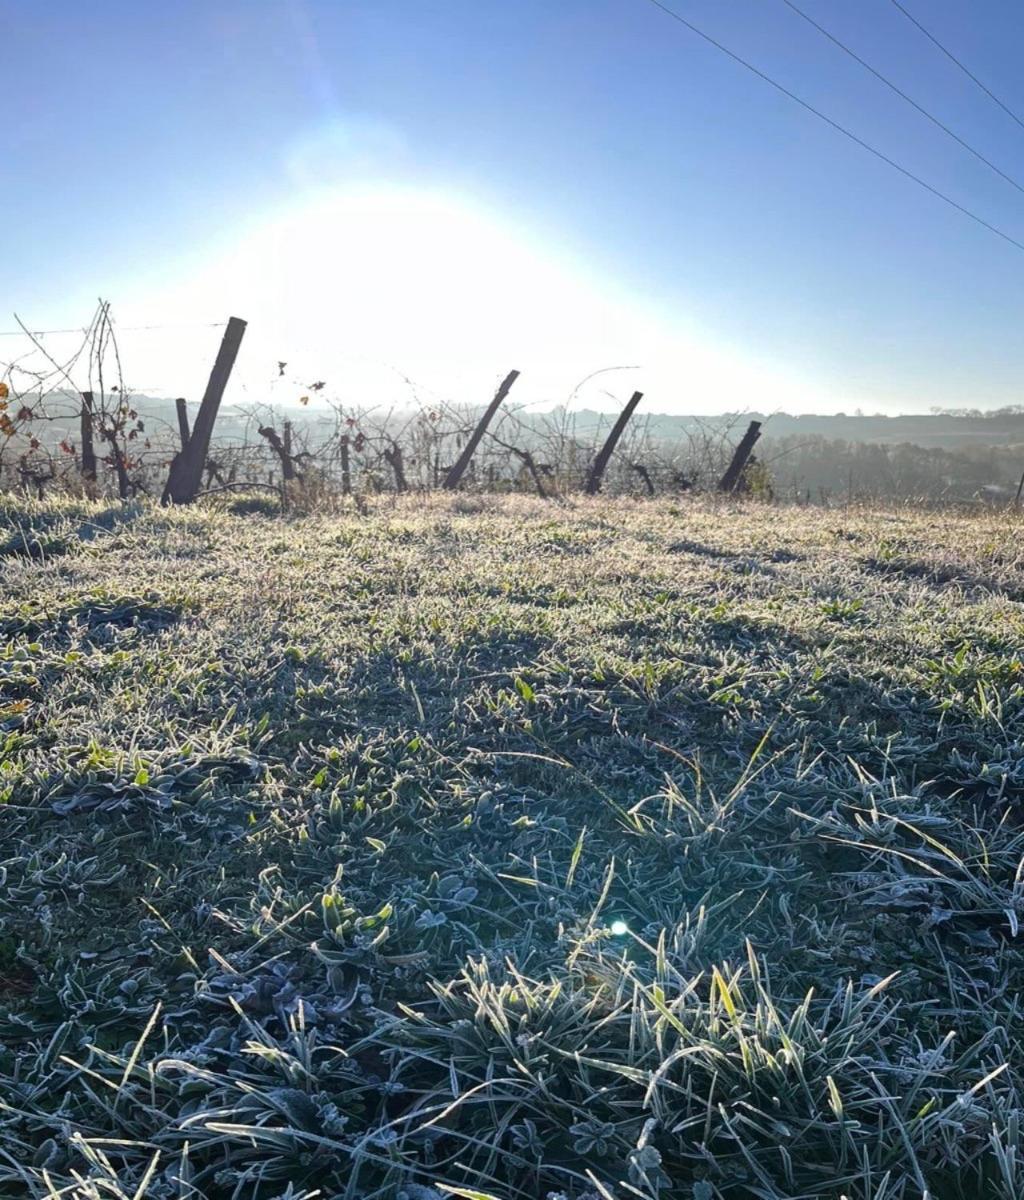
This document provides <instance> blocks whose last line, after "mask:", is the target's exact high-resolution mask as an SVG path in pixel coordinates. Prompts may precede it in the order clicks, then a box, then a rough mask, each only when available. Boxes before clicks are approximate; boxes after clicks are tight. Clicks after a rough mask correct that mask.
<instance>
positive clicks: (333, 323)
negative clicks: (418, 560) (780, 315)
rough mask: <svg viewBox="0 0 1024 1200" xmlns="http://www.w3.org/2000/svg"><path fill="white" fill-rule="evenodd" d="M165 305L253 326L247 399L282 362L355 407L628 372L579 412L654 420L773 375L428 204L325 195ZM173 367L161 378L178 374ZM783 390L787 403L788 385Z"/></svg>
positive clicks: (555, 260) (519, 236)
mask: <svg viewBox="0 0 1024 1200" xmlns="http://www.w3.org/2000/svg"><path fill="white" fill-rule="evenodd" d="M160 299H162V301H163V305H162V307H163V309H164V311H167V310H168V308H170V309H171V310H173V312H174V314H175V316H176V317H177V318H178V319H187V317H188V316H195V315H197V314H202V315H206V314H210V313H224V314H227V313H229V312H231V313H235V314H237V315H239V316H243V317H245V318H246V319H247V320H248V321H249V323H250V333H249V335H248V338H247V345H246V347H245V353H244V357H243V358H242V359H240V363H239V371H240V372H242V373H243V377H244V378H245V381H246V386H247V388H248V389H252V388H254V387H257V388H258V387H260V386H262V385H261V381H268V380H269V378H270V369H269V364H271V363H272V362H273V361H275V360H276V359H278V358H282V359H287V360H288V361H289V362H291V363H293V364H296V365H299V369H300V370H301V371H304V372H305V373H307V374H310V375H311V376H315V377H317V378H325V379H328V380H329V382H330V383H331V384H332V386H333V387H334V388H335V390H336V391H337V392H344V393H354V392H363V393H364V394H361V395H358V396H357V395H351V394H350V395H347V396H346V398H348V399H351V400H361V401H362V402H364V403H366V402H376V403H381V402H384V403H388V402H399V403H400V402H401V401H402V399H403V398H404V399H406V400H408V398H409V395H408V390H407V388H406V385H405V384H404V383H402V381H401V379H400V377H399V375H398V372H401V374H403V375H405V376H408V377H410V378H412V379H414V380H415V381H416V382H417V383H419V384H421V385H423V387H424V388H425V389H427V390H428V391H430V392H434V393H437V394H440V395H446V396H450V397H451V398H453V399H457V400H470V401H478V402H479V401H481V400H482V399H485V398H486V393H487V390H488V388H489V387H490V385H491V384H492V383H493V381H494V380H495V379H496V378H497V377H500V376H501V375H503V374H504V373H505V372H506V371H507V370H508V369H510V368H511V367H513V366H514V367H517V368H519V369H520V370H521V371H522V372H523V380H522V384H521V385H520V386H519V387H517V394H518V398H519V399H520V400H529V401H531V402H536V401H545V400H546V401H549V402H560V401H563V400H565V399H566V398H567V397H568V395H569V393H570V392H571V390H572V388H573V386H574V384H575V383H577V382H578V381H579V380H580V379H581V378H582V377H583V376H585V375H587V374H588V373H590V372H591V371H594V370H597V369H599V368H603V367H608V366H626V365H628V366H636V367H638V368H639V369H638V370H634V371H629V372H624V373H622V374H621V375H612V376H605V377H604V378H603V379H602V380H599V381H597V383H596V384H595V385H594V386H593V387H592V388H591V389H590V391H589V392H588V393H586V394H585V395H581V397H580V402H581V403H583V402H585V403H587V404H589V405H590V406H592V407H596V406H601V407H608V406H609V405H611V406H614V404H615V402H616V401H615V400H612V399H609V398H608V397H607V396H604V395H603V394H602V392H601V388H610V389H611V390H613V391H614V392H615V395H616V397H620V398H621V396H624V395H628V393H629V392H630V391H632V390H633V388H634V387H637V388H640V389H642V390H645V391H648V392H649V393H650V406H651V408H652V409H661V410H662V411H665V410H671V409H677V410H678V409H679V408H680V406H681V404H686V406H687V407H689V408H690V409H691V410H693V408H694V406H696V408H697V409H698V410H700V408H701V403H700V401H703V408H704V410H705V411H706V410H707V408H708V406H709V405H713V406H715V407H719V408H721V407H746V406H748V405H749V403H750V397H751V396H752V395H755V394H756V395H758V396H760V397H761V398H762V402H763V399H764V398H765V396H766V392H768V393H770V392H771V383H772V381H771V378H770V375H769V373H767V372H766V371H764V370H763V369H760V368H757V367H756V365H754V364H749V363H747V362H744V361H742V360H740V359H739V358H738V357H737V356H736V355H734V354H732V353H731V352H730V351H729V350H728V349H725V348H721V347H718V346H715V345H714V344H713V343H712V342H711V341H710V340H709V339H708V337H707V336H706V335H705V334H704V333H702V331H701V330H700V329H699V328H696V327H695V326H693V325H692V324H687V323H686V322H685V321H683V320H682V319H680V320H679V321H678V322H676V323H671V322H668V321H666V320H664V319H663V318H661V317H659V316H656V315H655V314H654V312H653V311H652V310H651V309H650V308H649V307H648V306H647V305H646V304H645V303H644V302H643V301H641V300H640V299H638V298H637V297H634V296H629V295H627V294H624V293H623V292H622V291H621V290H619V289H616V288H615V286H614V284H612V283H611V282H609V280H607V279H604V278H602V277H601V276H600V275H599V274H598V273H597V272H594V271H592V270H590V269H589V268H588V267H587V266H586V265H585V264H582V263H580V262H578V261H575V260H574V259H573V258H572V257H571V256H569V255H567V254H564V253H561V252H559V251H558V249H557V248H554V249H553V248H552V247H550V246H546V245H541V244H540V242H539V240H537V239H534V238H532V237H531V236H529V235H528V234H524V233H523V232H522V231H520V230H518V229H516V228H514V227H512V226H511V225H510V224H509V223H507V222H505V221H502V220H501V219H499V218H498V217H496V216H495V215H493V214H491V213H489V212H487V211H486V210H484V209H483V208H481V207H479V206H477V205H475V204H472V203H469V202H467V201H465V200H463V199H460V198H458V197H454V196H451V195H447V194H442V193H437V192H427V191H419V190H408V189H393V188H389V189H373V190H369V189H358V190H339V191H335V192H332V193H330V194H328V195H326V196H323V197H321V198H319V199H317V200H316V201H313V202H310V203H306V204H303V205H302V206H301V207H298V208H296V209H295V210H293V211H291V212H289V213H287V214H285V215H282V216H278V217H276V218H274V219H272V220H269V221H267V222H266V223H264V224H262V225H260V226H258V227H256V228H255V229H253V230H252V231H251V232H250V233H248V234H247V235H246V236H245V237H244V238H243V239H242V240H241V241H239V242H238V243H237V244H235V245H234V246H231V247H230V248H229V249H227V250H226V251H224V252H223V253H222V254H221V255H220V256H219V257H215V259H214V260H213V261H211V262H210V264H209V265H208V266H206V267H204V269H203V270H202V271H201V272H200V273H199V275H198V276H192V277H190V278H189V279H188V280H187V281H181V282H179V283H178V284H177V286H175V287H173V288H172V289H171V292H170V295H169V296H168V295H167V293H165V294H164V296H163V297H162V298H160ZM155 302H159V300H158V298H157V297H151V298H150V299H149V301H148V306H149V307H150V308H151V307H152V305H153V303H155ZM141 307H142V305H141V302H140V309H141ZM154 353H155V351H154ZM178 361H179V366H178V367H177V368H175V366H174V363H173V361H172V360H171V359H168V361H167V362H166V363H165V364H164V366H165V367H166V368H167V369H169V370H172V371H173V370H175V369H179V370H180V359H179V360H178ZM159 369H160V368H159V367H158V365H157V364H156V363H153V364H152V365H151V366H149V367H147V370H146V372H145V373H146V374H147V375H149V374H152V373H153V372H154V371H157V370H159ZM779 390H780V395H779V396H778V397H777V400H778V401H781V400H782V399H788V402H789V404H790V405H792V403H793V386H792V384H791V383H789V382H787V383H786V385H785V387H784V388H780V389H779ZM783 392H784V394H781V393H783ZM655 393H656V394H655ZM620 394H621V396H620ZM698 397H699V400H698V399H697V398H698Z"/></svg>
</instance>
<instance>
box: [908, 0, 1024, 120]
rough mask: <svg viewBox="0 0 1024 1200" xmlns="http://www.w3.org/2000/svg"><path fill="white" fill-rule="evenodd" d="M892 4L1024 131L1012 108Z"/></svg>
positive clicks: (915, 20)
mask: <svg viewBox="0 0 1024 1200" xmlns="http://www.w3.org/2000/svg"><path fill="white" fill-rule="evenodd" d="M892 2H893V4H894V5H895V6H896V7H897V8H898V9H899V10H900V12H901V13H902V14H903V15H904V16H905V17H906V18H907V20H908V21H909V22H910V23H911V25H916V26H917V28H918V29H920V31H921V32H922V33H923V34H924V36H925V37H926V38H927V39H928V40H929V41H930V42H931V43H932V44H933V45H934V46H937V47H938V48H939V49H940V50H941V51H942V53H943V54H944V55H945V56H946V57H947V58H948V59H949V60H950V62H953V63H955V64H956V65H957V66H958V67H959V68H960V70H961V71H963V73H964V74H965V75H966V76H967V78H968V79H970V80H971V81H972V82H973V83H976V84H977V85H978V87H980V88H981V90H982V91H983V92H984V93H985V95H986V96H988V98H989V99H990V100H992V101H994V102H995V103H996V104H998V105H999V107H1000V108H1001V109H1002V110H1003V112H1004V113H1006V115H1007V116H1009V117H1012V118H1013V119H1014V120H1015V121H1016V122H1017V124H1018V125H1019V126H1020V127H1021V129H1024V121H1022V120H1021V119H1020V117H1018V116H1017V114H1016V113H1015V112H1014V111H1013V109H1012V108H1009V107H1007V105H1005V104H1004V103H1003V102H1002V100H1000V99H999V97H998V96H997V95H996V94H995V92H992V91H990V90H989V89H988V88H987V87H986V86H985V85H984V84H983V83H982V82H981V80H980V79H979V78H978V77H977V75H975V74H974V72H973V71H971V70H969V69H968V68H967V67H966V66H965V65H964V64H963V63H962V62H961V61H960V59H958V58H957V56H956V55H955V54H954V53H953V52H952V50H947V49H946V47H945V46H944V45H943V44H942V43H941V42H940V41H939V39H938V38H937V37H936V36H935V34H933V33H929V32H928V30H927V29H925V27H924V26H923V25H922V24H921V22H920V21H919V20H918V19H917V17H915V16H912V15H911V14H910V13H909V12H907V10H906V9H905V8H904V7H903V5H902V4H900V2H899V0H892Z"/></svg>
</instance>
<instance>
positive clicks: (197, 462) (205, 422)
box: [164, 317, 245, 504]
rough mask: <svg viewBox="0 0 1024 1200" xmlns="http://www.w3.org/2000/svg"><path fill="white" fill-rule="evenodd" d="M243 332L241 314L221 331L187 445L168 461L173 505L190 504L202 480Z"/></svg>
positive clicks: (167, 496) (166, 494)
mask: <svg viewBox="0 0 1024 1200" xmlns="http://www.w3.org/2000/svg"><path fill="white" fill-rule="evenodd" d="M244 333H245V322H244V321H243V320H242V319H241V318H240V317H232V318H231V319H230V320H229V321H228V327H227V329H225V330H224V338H223V340H222V341H221V344H220V350H218V352H217V359H216V361H215V362H214V364H213V370H212V371H211V372H210V381H209V383H208V384H207V385H206V391H205V392H204V393H203V399H202V403H201V404H200V405H199V412H198V414H197V415H196V421H195V425H193V427H192V433H191V436H190V437H189V440H188V446H187V447H186V448H185V449H183V450H182V451H181V453H180V454H178V455H177V456H176V457H175V459H174V461H173V462H172V463H171V470H170V474H169V475H168V477H167V487H166V489H165V491H164V495H165V497H166V498H167V499H168V500H170V502H171V503H172V504H189V503H191V502H192V501H193V500H194V499H195V498H196V495H197V494H198V492H199V488H200V486H201V484H202V480H203V470H204V468H205V466H206V456H207V454H208V453H209V451H210V439H211V437H212V436H213V425H214V422H215V421H216V420H217V411H218V409H219V408H220V402H221V398H222V397H223V395H224V389H225V388H226V387H227V384H228V379H229V378H230V376H231V368H232V367H233V366H234V365H235V358H236V357H237V356H238V347H239V346H240V345H241V344H242V335H243V334H244Z"/></svg>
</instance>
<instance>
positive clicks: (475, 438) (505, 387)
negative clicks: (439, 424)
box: [441, 371, 519, 492]
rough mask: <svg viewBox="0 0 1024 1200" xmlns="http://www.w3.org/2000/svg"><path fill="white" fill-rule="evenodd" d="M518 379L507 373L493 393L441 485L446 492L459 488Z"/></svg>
mask: <svg viewBox="0 0 1024 1200" xmlns="http://www.w3.org/2000/svg"><path fill="white" fill-rule="evenodd" d="M518 378H519V372H518V371H509V373H508V374H507V375H506V376H505V378H504V379H503V380H502V383H501V387H500V388H498V390H497V392H495V394H494V399H493V400H492V401H491V402H490V404H489V405H488V406H487V411H486V412H485V413H484V415H483V416H482V417H481V418H480V422H479V424H478V425H477V427H476V429H474V430H473V433H472V436H471V437H470V439H469V441H468V442H467V443H466V447H465V449H464V450H463V451H462V453H461V454H460V455H459V461H458V462H457V463H456V464H455V466H454V467H452V469H451V470H450V471H449V472H448V475H447V476H446V478H445V481H444V483H443V484H442V485H441V486H442V487H443V488H444V490H445V491H446V492H453V491H454V490H455V489H456V488H457V487H458V486H459V480H461V479H462V476H463V475H464V474H465V472H466V468H467V467H468V466H469V462H470V459H471V458H472V457H473V453H474V451H475V450H476V448H477V446H479V445H480V439H481V438H482V437H483V436H484V434H485V433H486V432H487V426H488V425H490V423H491V420H492V419H493V417H494V414H495V413H496V412H497V411H498V409H499V408H500V407H501V402H502V400H504V399H505V397H506V396H507V395H508V393H509V389H510V388H511V387H512V385H513V384H514V383H515V381H516V380H517V379H518Z"/></svg>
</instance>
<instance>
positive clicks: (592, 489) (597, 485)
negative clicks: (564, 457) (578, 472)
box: [583, 392, 643, 496]
mask: <svg viewBox="0 0 1024 1200" xmlns="http://www.w3.org/2000/svg"><path fill="white" fill-rule="evenodd" d="M642 399H643V392H634V393H633V395H632V396H630V398H629V399H628V400H627V401H626V407H625V408H624V409H623V410H622V412H620V413H619V419H618V420H617V421H616V422H615V424H614V425H613V426H612V431H611V433H610V434H609V435H608V438H607V440H606V441H605V444H604V445H603V446H602V447H601V453H600V454H598V456H597V458H595V459H594V465H593V466H592V467H591V468H590V474H589V475H588V476H587V482H586V484H585V485H584V487H583V490H584V491H585V492H586V493H587V495H588V496H596V495H597V493H598V492H599V491H600V490H601V480H602V478H603V477H604V473H605V470H606V469H607V467H608V461H609V459H610V458H611V456H612V454H613V453H614V452H615V447H616V446H617V445H618V443H619V438H620V437H622V431H623V430H624V429H625V428H626V426H627V425H628V424H629V418H630V417H631V416H632V415H633V413H634V412H635V411H636V406H637V405H638V404H639V403H640V401H641V400H642Z"/></svg>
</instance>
